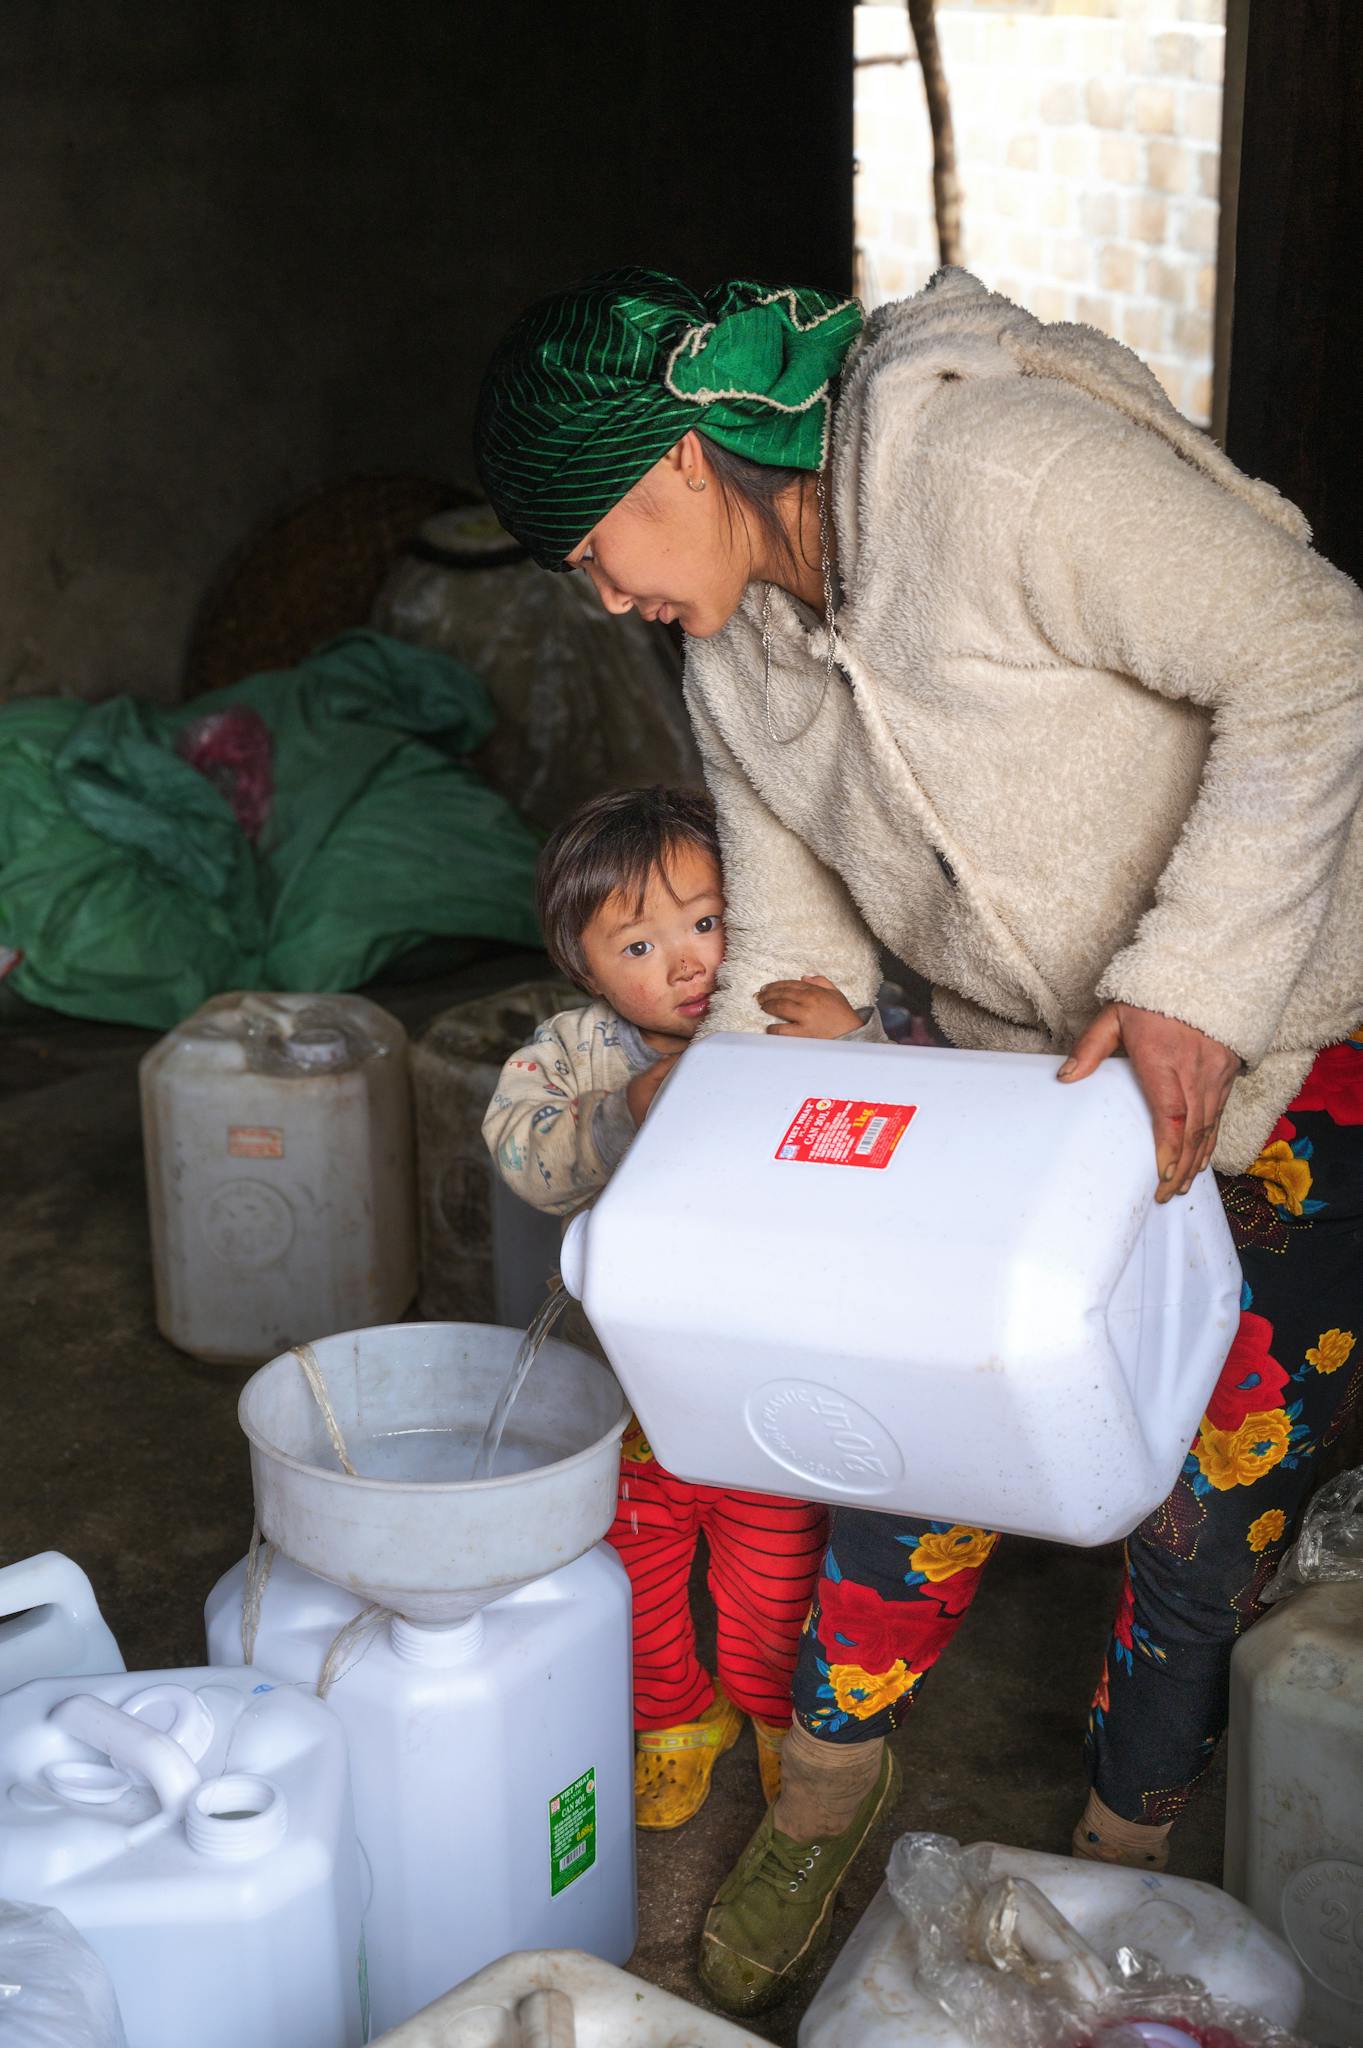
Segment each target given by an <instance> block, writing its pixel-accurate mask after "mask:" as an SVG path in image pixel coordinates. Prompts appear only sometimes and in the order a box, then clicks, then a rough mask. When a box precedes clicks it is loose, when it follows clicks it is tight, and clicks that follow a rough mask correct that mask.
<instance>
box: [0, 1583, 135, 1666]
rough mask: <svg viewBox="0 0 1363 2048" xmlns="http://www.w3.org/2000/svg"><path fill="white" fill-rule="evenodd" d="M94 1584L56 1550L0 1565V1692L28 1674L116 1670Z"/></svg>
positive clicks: (116, 1650) (115, 1651)
mask: <svg viewBox="0 0 1363 2048" xmlns="http://www.w3.org/2000/svg"><path fill="white" fill-rule="evenodd" d="M122 1669H123V1659H122V1656H121V1655H120V1654H119V1648H118V1644H117V1643H116V1642H115V1641H114V1639H113V1636H112V1634H111V1633H110V1631H109V1629H108V1627H107V1626H106V1624H105V1621H104V1617H103V1616H102V1615H101V1613H100V1611H99V1605H98V1603H97V1601H96V1599H95V1594H94V1588H93V1587H92V1586H91V1584H90V1581H89V1579H87V1578H86V1576H85V1573H84V1572H83V1571H82V1570H81V1568H80V1566H79V1565H78V1564H73V1563H72V1561H71V1559H70V1558H69V1557H63V1556H62V1554H61V1552H60V1551H59V1550H43V1551H40V1552H39V1553H38V1555H37V1556H36V1557H25V1558H21V1559H20V1560H19V1562H18V1563H17V1564H7V1565H4V1566H0V1693H4V1692H11V1691H13V1689H14V1687H15V1686H16V1685H23V1684H24V1683H25V1682H26V1681H27V1680H28V1679H30V1678H73V1677H76V1676H78V1675H79V1674H80V1673H81V1672H84V1671H121V1670H122Z"/></svg>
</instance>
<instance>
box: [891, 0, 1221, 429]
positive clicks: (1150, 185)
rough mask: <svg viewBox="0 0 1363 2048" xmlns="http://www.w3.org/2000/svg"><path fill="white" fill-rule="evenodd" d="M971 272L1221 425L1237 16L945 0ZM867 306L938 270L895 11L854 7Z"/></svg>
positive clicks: (1179, 3)
mask: <svg viewBox="0 0 1363 2048" xmlns="http://www.w3.org/2000/svg"><path fill="white" fill-rule="evenodd" d="M937 22H938V34H939V36H940V39H941V44H942V55H943V60H944V63H945V65H946V71H947V79H948V83H949V85H950V88H951V99H952V113H953V118H954V122H955V129H956V152H957V166H958V171H959V175H960V180H961V187H962V225H963V238H964V244H965V261H966V263H967V264H968V265H969V266H970V268H971V269H973V270H974V271H976V272H977V274H978V275H979V276H980V277H982V278H983V280H984V282H985V283H986V284H988V285H990V286H992V287H993V288H994V289H995V290H998V291H1002V292H1005V293H1006V294H1007V295H1008V297H1009V298H1013V299H1017V300H1018V301H1019V302H1020V303H1021V304H1023V305H1025V306H1030V307H1031V309H1032V311H1033V312H1035V313H1037V314H1039V315H1040V317H1041V318H1042V319H1045V320H1084V321H1087V322H1089V323H1090V324H1091V325H1093V326H1096V327H1101V328H1102V329H1103V330H1104V331H1105V332H1106V333H1109V334H1115V335H1116V336H1117V337H1118V339H1119V340H1122V341H1125V342H1127V343H1128V344H1129V345H1130V346H1131V347H1132V348H1134V349H1136V350H1137V351H1138V352H1139V353H1140V354H1141V355H1143V356H1144V357H1145V358H1146V360H1147V361H1148V362H1149V364H1150V366H1151V368H1152V369H1153V370H1154V371H1155V373H1156V375H1157V376H1158V377H1159V379H1160V381H1161V383H1162V384H1163V385H1164V387H1165V389H1166V391H1168V393H1169V395H1170V397H1171V398H1172V399H1173V401H1174V403H1175V405H1177V406H1179V407H1180V408H1181V410H1182V411H1184V412H1185V413H1187V415H1188V416H1189V418H1190V419H1193V420H1196V421H1197V422H1198V424H1199V425H1203V426H1205V425H1206V423H1207V422H1208V420H1209V419H1210V417H1211V370H1212V313H1213V304H1214V299H1215V291H1216V235H1217V219H1218V206H1217V192H1218V174H1219V149H1220V134H1221V68H1222V58H1223V52H1224V43H1225V0H1013V4H1000V0H938V6H937ZM856 50H857V57H858V59H859V60H865V59H868V58H871V59H874V58H877V57H880V58H893V59H902V60H904V61H898V62H881V63H875V62H871V63H867V62H865V61H859V63H858V68H857V73H856V102H855V148H856V158H857V175H856V181H855V188H854V189H855V194H856V199H855V205H856V240H857V264H858V290H859V292H860V294H861V296H862V297H863V299H864V300H865V301H866V302H867V303H868V304H870V305H879V304H881V303H882V302H883V301H884V300H886V299H891V298H898V297H901V296H903V295H904V294H906V293H909V292H913V291H916V290H918V288H919V287H920V286H921V285H922V284H923V283H924V282H925V281H926V279H927V278H928V277H929V276H930V275H931V274H932V271H933V270H934V269H935V268H936V265H937V234H936V226H935V223H934V219H933V210H932V140H931V135H930V132H929V129H928V119H927V110H926V107H925V104H924V100H923V84H922V79H921V77H920V75H919V70H918V64H917V60H916V58H915V57H914V55H913V40H912V37H911V35H910V32H909V25H908V15H907V12H906V10H905V8H904V5H903V0H877V4H864V5H859V6H858V7H857V9H856Z"/></svg>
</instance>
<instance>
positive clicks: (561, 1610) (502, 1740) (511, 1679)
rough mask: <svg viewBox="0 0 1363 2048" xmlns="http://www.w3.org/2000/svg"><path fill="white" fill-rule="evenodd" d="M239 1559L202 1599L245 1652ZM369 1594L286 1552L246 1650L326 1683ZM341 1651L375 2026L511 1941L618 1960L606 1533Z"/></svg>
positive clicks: (616, 1768)
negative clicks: (469, 1605) (566, 1556)
mask: <svg viewBox="0 0 1363 2048" xmlns="http://www.w3.org/2000/svg"><path fill="white" fill-rule="evenodd" d="M245 1578H246V1572H245V1566H244V1565H238V1566H236V1567H235V1569H234V1570H232V1571H230V1572H229V1573H228V1574H227V1575H226V1577H225V1578H223V1579H221V1580H220V1581H219V1583H218V1585H217V1586H216V1587H215V1588H214V1590H213V1592H212V1593H211V1594H210V1596H209V1599H208V1605H207V1610H206V1618H207V1627H208V1653H209V1657H210V1659H211V1660H212V1661H213V1662H214V1663H220V1664H232V1663H239V1662H240V1660H241V1657H242V1649H243V1645H242V1594H243V1590H244V1585H245ZM361 1611H362V1610H361V1603H360V1602H359V1601H358V1600H355V1599H353V1598H351V1597H350V1596H349V1595H348V1594H346V1593H344V1592H343V1591H342V1590H341V1589H340V1588H339V1587H337V1586H333V1585H331V1584H329V1583H328V1582H327V1581H325V1580H323V1579H319V1578H316V1577H314V1576H313V1575H312V1574H311V1573H310V1572H305V1571H303V1570H302V1569H301V1568H300V1567H299V1566H297V1565H294V1564H291V1563H290V1562H289V1561H288V1560H287V1559H286V1558H283V1557H277V1558H276V1559H275V1562H274V1564H273V1566H272V1569H271V1572H270V1577H269V1580H268V1582H267V1584H266V1588H265V1594H264V1598H263V1600H262V1602H261V1608H260V1620H259V1628H258V1631H257V1633H256V1635H255V1639H254V1646H253V1652H252V1654H253V1658H254V1661H255V1663H256V1664H257V1665H258V1666H259V1667H260V1668H261V1669H263V1670H266V1671H269V1672H271V1673H273V1674H274V1675H275V1676H276V1677H278V1678H281V1679H290V1680H293V1681H295V1682H297V1683H299V1684H304V1685H308V1686H315V1685H316V1683H317V1681H318V1679H319V1677H320V1676H321V1673H322V1670H323V1666H324V1664H325V1663H326V1661H327V1658H328V1654H329V1652H330V1651H331V1648H332V1645H333V1643H334V1642H335V1639H336V1636H337V1634H338V1632H339V1631H340V1630H341V1629H342V1628H344V1627H346V1625H347V1624H348V1623H351V1622H354V1621H355V1620H356V1618H357V1616H359V1615H360V1613H361ZM375 1624H376V1625H375V1626H373V1627H372V1628H371V1629H370V1631H369V1632H368V1634H367V1636H366V1635H362V1636H361V1637H360V1639H359V1641H358V1642H353V1643H352V1644H351V1645H350V1647H349V1649H348V1650H346V1651H345V1652H344V1653H343V1654H342V1658H341V1663H340V1675H339V1676H338V1677H337V1678H336V1680H335V1683H334V1684H333V1685H332V1686H331V1688H330V1690H329V1691H328V1693H327V1703H328V1705H329V1706H330V1707H331V1709H332V1711H333V1712H334V1713H335V1715H336V1717H337V1719H338V1720H339V1721H340V1722H341V1724H342V1726H343V1727H344V1728H345V1731H346V1734H347V1736H348V1738H349V1744H350V1756H351V1770H352V1776H353V1780H354V1787H355V1816H356V1826H357V1829H358V1832H359V1837H360V1843H361V1846H362V1848H363V1851H364V1854H365V1856H366V1858H367V1860H368V1865H369V1869H370V1871H371V1872H372V1876H373V1896H372V1900H371V1903H370V1905H369V1908H368V1910H367V1913H366V1916H365V1929H366V1948H367V1954H368V1964H369V1988H370V2000H371V2006H372V2011H373V2020H374V2026H375V2029H376V2031H377V2030H378V2029H380V2028H387V2027H391V2026H396V2025H397V2024H398V2022H399V2021H401V2020H404V2019H407V2018H408V2017H409V2016H410V2015H411V2014H412V2013H414V2012H416V2011H417V2010H418V2009H419V2008H420V2007H422V2006H424V2005H426V2004H428V2003H429V2002H430V2001H431V2000H432V1999H433V1998H436V1997H438V1996H439V1995H440V1994H441V1993H442V1992H444V1991H447V1990H449V1988H450V1987H451V1985H453V1984H457V1983H460V1982H461V1981H462V1980H463V1979H464V1978H465V1977H467V1976H469V1975H470V1974H471V1973H472V1972H473V1971H475V1970H479V1969H481V1968H483V1966H484V1965H485V1964H487V1963H489V1962H492V1961H493V1960H494V1959H495V1958H496V1957H498V1956H502V1955H505V1954H507V1953H508V1952H509V1951H510V1950H513V1949H528V1948H554V1949H559V1948H572V1949H585V1950H587V1951H588V1952H589V1953H591V1954H593V1955H596V1956H600V1957H602V1958H604V1959H605V1960H606V1961H607V1962H612V1963H623V1962H625V1961H626V1960H627V1959H628V1957H629V1955H630V1952H631V1950H632V1949H633V1947H634V1942H635V1935H636V1931H637V1921H636V1905H635V1885H634V1780H633V1769H634V1739H633V1727H632V1714H631V1696H630V1593H629V1580H628V1578H627V1577H626V1575H625V1572H624V1569H623V1567H622V1566H621V1564H620V1561H619V1559H618V1558H617V1557H616V1555H615V1553H614V1551H613V1550H611V1549H609V1547H608V1546H607V1545H605V1544H598V1545H597V1546H596V1547H595V1548H594V1549H592V1550H589V1551H588V1552H587V1553H586V1555H585V1556H582V1557H579V1558H577V1559H576V1560H575V1562H573V1563H572V1564H568V1565H565V1566H563V1568H562V1569H561V1570H559V1571H555V1572H551V1573H550V1574H549V1576H548V1577H547V1578H542V1579H538V1580H536V1581H535V1582H534V1583H533V1584H531V1585H528V1586H524V1587H522V1588H521V1590H520V1591H519V1592H516V1593H512V1594H509V1595H508V1596H506V1597H505V1598H503V1599H501V1600H498V1601H495V1602H494V1603H493V1604H492V1605H491V1606H489V1607H485V1608H483V1609H482V1611H481V1612H480V1613H477V1614H474V1615H473V1616H472V1618H471V1619H469V1620H466V1621H460V1622H455V1623H453V1624H450V1625H445V1626H439V1627H422V1626H418V1625H417V1624H415V1623H413V1622H408V1621H404V1620H402V1619H401V1617H399V1616H397V1615H393V1614H387V1613H383V1614H379V1615H376V1616H375Z"/></svg>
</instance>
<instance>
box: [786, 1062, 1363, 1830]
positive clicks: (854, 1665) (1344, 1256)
mask: <svg viewBox="0 0 1363 2048" xmlns="http://www.w3.org/2000/svg"><path fill="white" fill-rule="evenodd" d="M1221 1195H1222V1200H1223V1202H1224V1204H1225V1208H1226V1214H1227V1217H1228V1219H1229V1222H1230V1226H1231V1233H1232V1236H1233V1237H1234V1239H1235V1244H1236V1249H1237V1251H1238V1252H1239V1255H1240V1263H1241V1269H1242V1273H1243V1277H1244V1291H1243V1294H1242V1296H1241V1311H1242V1312H1241V1316H1240V1324H1239V1328H1238V1330H1237V1332H1236V1336H1235V1341H1234V1343H1233V1344H1232V1346H1231V1350H1230V1354H1229V1356H1228V1358H1227V1360H1226V1364H1225V1366H1224V1368H1223V1369H1222V1373H1221V1377H1220V1379H1219V1381H1218V1382H1217V1385H1216V1388H1215V1390H1214V1392H1213V1394H1212V1396H1211V1399H1210V1400H1209V1401H1208V1403H1207V1411H1206V1414H1205V1416H1204V1418H1203V1421H1202V1425H1201V1428H1200V1429H1199V1431H1198V1434H1197V1436H1196V1438H1195V1439H1194V1442H1193V1446H1192V1449H1191V1450H1190V1452H1189V1454H1188V1458H1187V1461H1186V1463H1185V1465H1184V1469H1183V1472H1182V1475H1181V1476H1180V1478H1179V1480H1178V1482H1177V1484H1176V1485H1175V1487H1174V1490H1173V1492H1172V1493H1171V1494H1170V1496H1169V1498H1168V1499H1167V1500H1166V1501H1165V1502H1164V1503H1163V1505H1162V1506H1161V1507H1159V1508H1157V1509H1156V1511H1155V1512H1154V1514H1153V1515H1151V1516H1150V1517H1149V1519H1148V1520H1147V1521H1145V1522H1143V1523H1142V1524H1141V1526H1140V1528H1139V1529H1138V1530H1136V1532H1135V1534H1134V1535H1133V1536H1132V1537H1131V1539H1130V1541H1129V1543H1128V1544H1127V1547H1126V1571H1125V1575H1124V1578H1123V1582H1122V1588H1121V1592H1120V1595H1119V1598H1118V1603H1117V1616H1116V1622H1115V1624H1114V1627H1113V1631H1112V1636H1111V1639H1110V1641H1109V1643H1108V1648H1107V1655H1106V1659H1105V1661H1104V1665H1103V1673H1102V1677H1101V1679H1100V1681H1099V1685H1098V1691H1097V1695H1096V1697H1095V1700H1094V1704H1093V1711H1092V1714H1091V1716H1090V1720H1089V1739H1088V1755H1089V1766H1090V1773H1091V1776H1092V1778H1093V1781H1094V1784H1095V1786H1096V1788H1097V1791H1098V1795H1099V1797H1100V1798H1101V1799H1102V1800H1103V1801H1104V1802H1105V1803H1106V1804H1107V1805H1108V1806H1109V1807H1111V1808H1112V1810H1113V1811H1114V1812H1115V1813H1118V1814H1120V1815H1121V1816H1122V1817H1123V1818H1124V1819H1127V1820H1133V1821H1146V1822H1161V1821H1168V1820H1172V1819H1173V1818H1174V1817H1175V1816H1176V1815H1177V1814H1178V1813H1179V1812H1180V1811H1181V1810H1182V1808H1183V1806H1184V1804H1185V1803H1186V1801H1187V1798H1188V1794H1189V1792H1190V1791H1191V1789H1192V1786H1193V1785H1194V1784H1195V1783H1196V1781H1197V1779H1198V1777H1199V1776H1200V1775H1201V1773H1202V1772H1203V1770H1204V1769H1205V1768H1206V1766H1207V1764H1208V1762H1209V1761H1210V1759H1211V1756H1212V1753H1213V1751H1214V1750H1215V1748H1216V1745H1217V1743H1218V1741H1219V1740H1220V1737H1221V1734H1222V1731H1223V1729H1224V1727H1225V1722H1226V1711H1227V1694H1228V1686H1229V1670H1230V1658H1231V1651H1232V1650H1233V1648H1234V1646H1235V1639H1236V1637H1237V1636H1238V1635H1239V1634H1240V1632H1241V1631H1242V1630H1243V1629H1245V1628H1247V1627H1248V1626H1249V1625H1250V1623H1251V1622H1253V1621H1255V1620H1256V1619H1257V1618H1258V1616H1259V1614H1260V1613H1261V1612H1262V1609H1261V1608H1260V1605H1259V1594H1260V1592H1261V1591H1262V1589H1263V1587H1264V1585H1265V1584H1266V1583H1267V1581H1268V1579H1269V1578H1270V1577H1271V1575H1272V1573H1273V1571H1274V1570H1275V1569H1276V1567H1277V1564H1278V1561H1279V1559H1280V1558H1281V1556H1282V1553H1283V1550H1284V1549H1285V1548H1286V1546H1287V1544H1288V1542H1289V1541H1290V1540H1291V1537H1292V1534H1293V1531H1294V1527H1295V1524H1296V1520H1297V1517H1298V1515H1299V1513H1300V1510H1301V1508H1302V1507H1303V1506H1304V1504H1305V1501H1306V1499H1307V1497H1308V1495H1309V1494H1310V1492H1311V1490H1312V1487H1313V1483H1314V1480H1313V1471H1314V1464H1315V1460H1316V1456H1317V1453H1318V1452H1319V1451H1320V1450H1321V1449H1322V1448H1324V1447H1325V1446H1326V1445H1328V1444H1329V1443H1330V1442H1331V1441H1332V1440H1333V1439H1334V1438H1335V1437H1336V1436H1337V1435H1338V1434H1339V1432H1340V1430H1341V1429H1342V1428H1343V1427H1344V1425H1345V1423H1346V1422H1347V1420H1348V1419H1349V1417H1350V1416H1351V1415H1352V1414H1353V1413H1354V1411H1355V1409H1356V1408H1357V1406H1358V1403H1359V1397H1360V1394H1363V1345H1360V1344H1359V1343H1358V1336H1359V1335H1360V1334H1363V1032H1356V1033H1354V1035H1353V1036H1352V1037H1351V1038H1350V1039H1347V1040H1346V1041H1345V1042H1344V1043H1343V1044H1342V1045H1337V1046H1332V1047H1330V1048H1328V1049H1327V1050H1326V1051H1325V1052H1323V1053H1322V1054H1321V1055H1320V1057H1319V1058H1318V1059H1317V1061H1316V1064H1315V1066H1314V1067H1313V1068H1312V1071H1311V1073H1310V1075H1309V1076H1308V1078H1307V1081H1306V1084H1305V1086H1304V1087H1303V1089H1302V1091H1301V1093H1300V1094H1299V1095H1298V1097H1297V1099H1296V1101H1295V1102H1293V1103H1292V1104H1291V1105H1290V1107H1289V1109H1288V1111H1287V1114H1286V1115H1285V1116H1283V1117H1282V1118H1280V1119H1279V1122H1278V1124H1277V1126H1276V1128H1275V1129H1274V1131H1273V1134H1272V1136H1271V1138H1270V1140H1269V1143H1268V1144H1267V1146H1266V1147H1265V1148H1264V1150H1263V1152H1262V1153H1261V1154H1260V1156H1259V1158H1258V1159H1257V1160H1256V1161H1255V1162H1254V1165H1253V1166H1252V1167H1251V1168H1250V1170H1249V1172H1248V1173H1246V1174H1241V1175H1238V1176H1236V1177H1235V1178H1233V1179H1223V1180H1222V1181H1221ZM997 1540H998V1539H997V1537H995V1536H994V1535H992V1534H990V1533H989V1532H988V1531H987V1530H984V1529H973V1528H966V1527H964V1526H960V1525H958V1526H955V1527H950V1526H948V1525H947V1524H945V1523H940V1522H917V1521H905V1520H902V1519H900V1518H899V1517H896V1516H890V1515H878V1514H869V1513H866V1512H865V1511H862V1510H857V1509H847V1508H841V1509H839V1510H838V1511H837V1513H836V1515H835V1516H834V1520H833V1527H832V1532H831V1536H830V1540H829V1547H828V1550H827V1553H826V1554H825V1557H824V1561H823V1567H822V1570H821V1573H820V1577H819V1581H818V1585H817V1587H816V1589H815V1595H814V1602H813V1605H812V1607H811V1609H810V1615H809V1620H808V1622H807V1624H806V1629H805V1634H804V1636H803V1638H802V1640H801V1645H800V1656H799V1660H798V1663H797V1665H796V1671H795V1682H794V1695H795V1711H796V1714H797V1715H798V1717H799V1719H800V1720H801V1721H802V1722H803V1724H804V1726H805V1727H806V1728H807V1729H808V1730H809V1731H810V1733H811V1734H813V1735H816V1736H821V1737H824V1738H826V1739H827V1740H828V1741H830V1742H859V1741H865V1740H866V1739H867V1738H869V1737H871V1736H875V1735H884V1734H886V1733H887V1732H888V1731H889V1730H890V1729H892V1728H894V1727H896V1726H897V1725H898V1723H899V1722H900V1721H901V1720H902V1718H903V1715H904V1713H905V1711H906V1710H907V1708H908V1706H909V1705H910V1703H911V1702H912V1701H913V1699H914V1698H915V1696H916V1695H917V1693H918V1690H919V1688H920V1686H921V1685H922V1683H923V1679H924V1677H925V1675H926V1674H927V1672H928V1671H930V1670H931V1668H932V1666H933V1664H934V1663H935V1662H936V1661H937V1658H938V1657H939V1656H940V1654H941V1652H942V1650H943V1649H944V1648H945V1646H946V1644H947V1643H948V1642H949V1641H950V1639H951V1637H952V1635H953V1634H954V1633H955V1631H956V1628H957V1627H958V1625H959V1623H960V1620H961V1617H962V1616H963V1614H964V1613H965V1611H966V1608H967V1607H968V1606H969V1605H970V1602H971V1600H972V1598H973V1597H974V1593H975V1589H976V1587H977V1586H978V1584H979V1580H980V1573H981V1571H982V1570H983V1568H984V1565H985V1564H986V1562H987V1561H988V1558H989V1555H990V1553H991V1552H992V1550H993V1548H994V1546H995V1543H996V1542H997Z"/></svg>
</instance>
